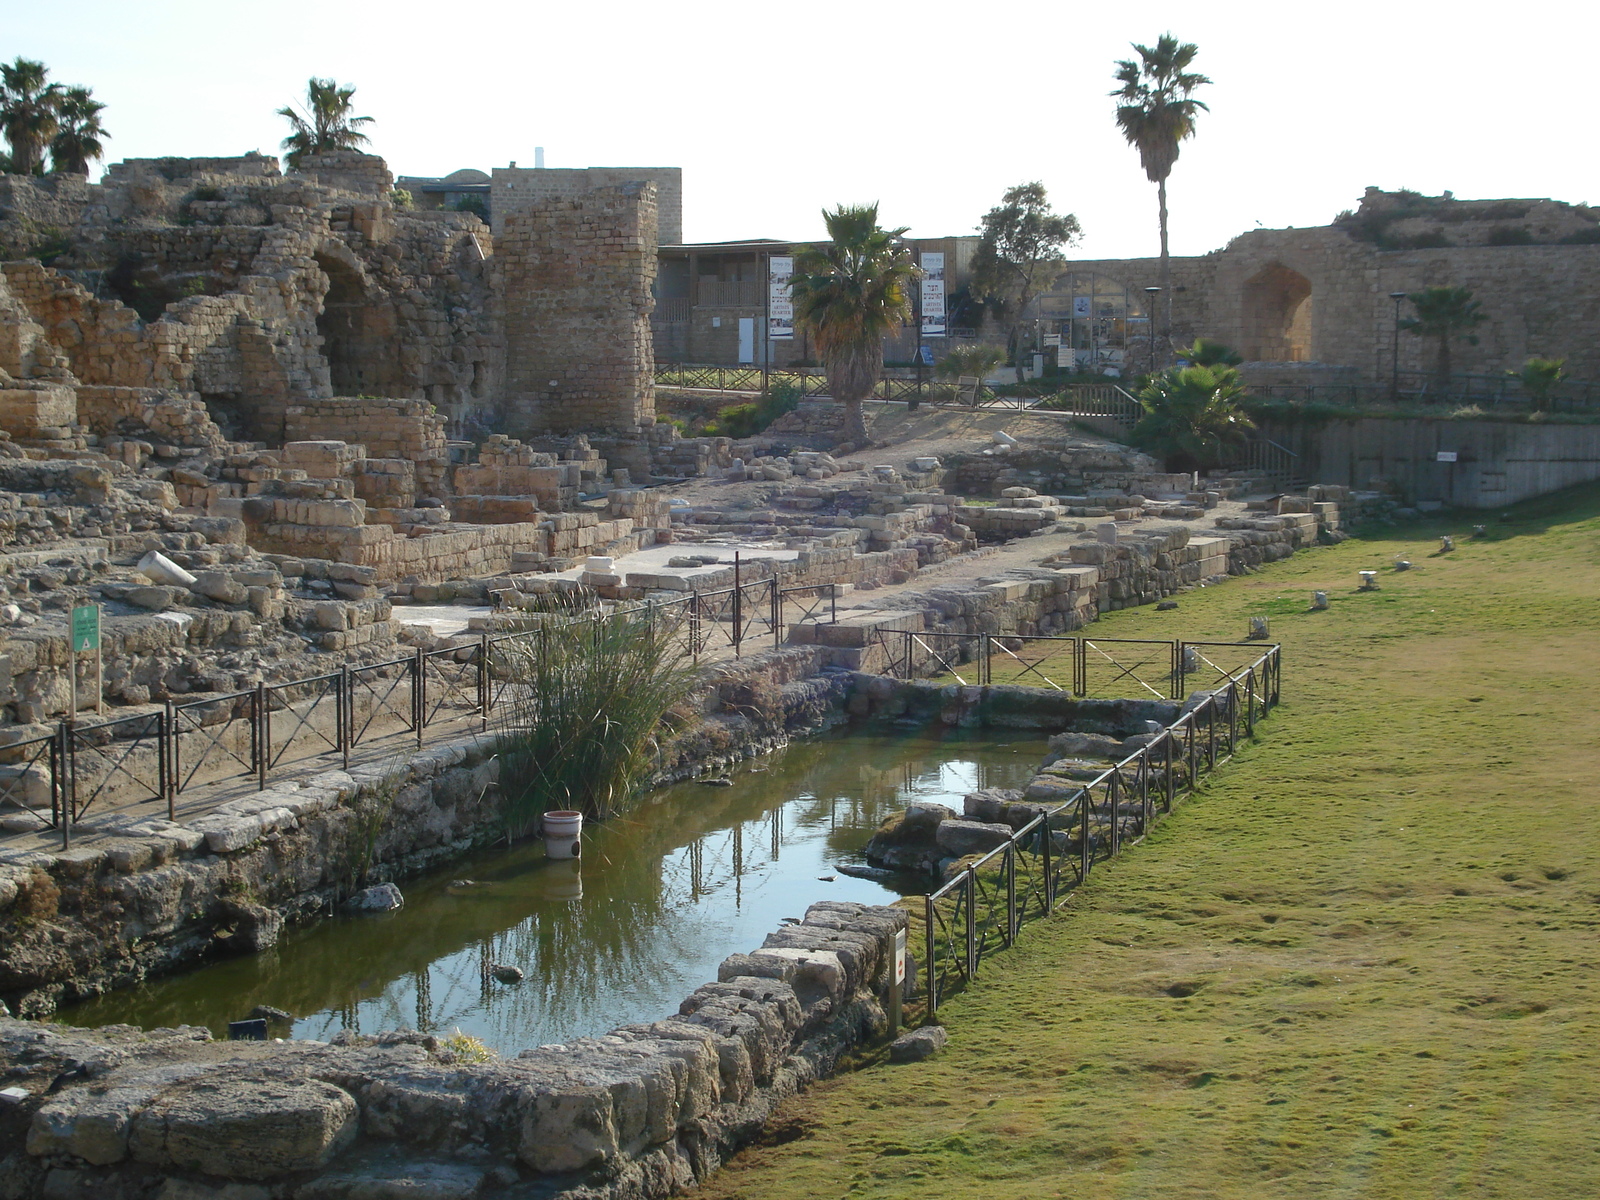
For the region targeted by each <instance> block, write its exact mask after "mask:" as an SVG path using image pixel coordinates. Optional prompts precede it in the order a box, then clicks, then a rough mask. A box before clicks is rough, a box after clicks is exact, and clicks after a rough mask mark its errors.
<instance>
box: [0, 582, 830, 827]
mask: <svg viewBox="0 0 1600 1200" xmlns="http://www.w3.org/2000/svg"><path fill="white" fill-rule="evenodd" d="M736 580H737V582H736V585H735V586H734V587H729V588H722V589H718V590H715V591H708V592H698V593H689V594H688V595H686V596H684V597H683V598H682V599H680V600H670V601H652V602H648V603H644V604H635V605H630V606H617V607H615V608H613V609H611V610H610V611H608V612H599V611H597V612H595V613H592V614H587V615H585V616H582V617H577V618H570V619H572V620H577V621H592V620H606V619H612V618H632V619H639V620H642V621H643V622H644V624H645V628H646V629H647V630H648V631H649V636H651V637H655V638H663V639H667V640H668V641H670V642H672V643H675V644H676V646H677V648H678V649H679V651H680V652H681V653H682V654H684V655H685V656H686V657H688V658H690V659H691V660H693V661H695V662H699V660H700V659H701V658H703V657H705V656H707V655H710V654H717V653H724V652H727V651H731V652H732V654H733V656H734V657H736V658H737V657H739V656H740V655H742V654H743V652H744V651H745V650H746V649H748V648H749V647H751V646H753V645H767V644H769V639H770V644H771V645H773V646H778V645H781V644H782V641H783V636H784V631H785V630H786V629H788V628H790V627H792V626H795V625H800V624H829V623H832V622H834V621H837V619H838V600H837V593H838V587H837V585H834V584H810V585H804V586H797V587H788V588H786V587H782V586H781V585H780V583H779V581H778V579H777V578H776V577H772V576H768V577H765V578H761V579H754V580H738V579H737V574H736ZM542 633H543V627H537V628H532V629H527V630H521V631H517V632H512V633H504V634H487V633H486V634H480V635H479V636H478V637H477V638H476V639H474V640H473V641H470V642H466V641H463V642H459V643H457V644H456V645H453V646H447V647H444V648H441V649H438V650H428V651H424V650H420V649H419V650H416V651H414V652H413V653H412V654H410V655H407V656H406V657H403V658H395V659H391V660H389V661H386V662H380V663H371V664H365V665H360V666H350V665H341V666H340V668H339V669H338V670H337V671H330V672H327V673H325V674H321V675H314V676H311V677H309V678H306V679H294V680H289V681H287V682H283V683H272V684H269V683H260V684H257V685H256V686H255V687H254V688H252V689H250V690H248V691H241V692H228V693H224V694H221V695H206V696H204V697H202V698H198V699H193V700H184V701H168V702H166V703H165V704H164V705H163V706H162V707H161V708H159V709H157V710H155V711H143V712H137V713H130V714H128V715H126V716H121V717H115V718H113V719H111V720H95V721H88V722H85V721H80V720H67V721H62V722H60V723H59V724H58V725H57V727H56V729H55V730H54V731H52V732H51V733H48V734H41V735H39V736H37V737H33V738H28V739H25V740H22V741H18V742H13V743H10V744H9V745H6V746H0V803H4V804H6V805H7V806H8V807H14V808H15V809H17V810H18V811H20V812H22V813H24V814H27V815H30V816H32V817H34V818H35V819H36V820H37V822H38V827H39V828H40V829H41V830H42V829H58V830H59V831H60V833H61V839H62V846H63V847H64V848H65V847H69V846H70V845H71V842H72V825H73V823H74V822H76V821H78V820H80V819H82V818H83V817H84V816H85V815H87V814H89V813H90V812H91V811H100V810H103V809H105V808H107V807H108V806H111V805H116V806H118V807H136V806H139V805H142V804H147V803H151V802H164V803H165V805H166V814H167V817H168V818H169V819H176V814H177V802H178V798H179V797H180V796H182V795H184V794H186V793H189V792H193V791H195V790H197V789H201V788H206V787H217V786H224V785H228V784H233V783H236V782H237V781H238V780H240V779H242V778H250V777H253V778H254V780H255V783H256V787H257V789H262V788H265V787H266V786H267V781H268V779H269V778H270V777H272V776H274V775H277V774H282V773H284V772H286V771H291V770H296V769H304V768H305V767H307V766H308V765H311V764H314V763H316V762H317V761H319V760H326V759H336V760H337V761H338V762H339V763H340V764H341V765H343V766H345V767H348V766H349V765H350V756H351V753H352V751H355V750H359V749H360V748H361V747H362V746H365V745H368V744H370V743H372V742H374V741H377V740H380V739H384V738H394V737H397V736H406V737H408V738H409V740H411V741H412V742H413V743H414V744H415V745H416V746H417V747H418V748H419V749H420V748H421V747H422V746H423V745H424V744H425V742H426V740H427V736H428V733H429V731H430V730H436V729H438V728H440V727H443V726H447V725H452V724H454V723H458V722H463V721H476V722H478V723H479V725H480V727H481V728H486V727H487V725H488V719H489V716H490V714H491V713H492V712H493V711H494V710H495V709H496V708H497V707H499V706H500V705H501V704H503V703H505V702H506V701H507V699H508V698H509V689H510V688H511V687H513V686H514V683H513V677H512V673H511V671H510V670H509V663H508V652H509V651H510V649H511V643H513V642H523V643H525V644H526V643H528V642H530V641H531V640H533V639H537V638H539V637H540V636H542ZM450 732H451V733H452V734H455V735H459V733H460V729H459V728H456V729H453V730H451V731H450ZM47 814H48V815H47Z"/></svg>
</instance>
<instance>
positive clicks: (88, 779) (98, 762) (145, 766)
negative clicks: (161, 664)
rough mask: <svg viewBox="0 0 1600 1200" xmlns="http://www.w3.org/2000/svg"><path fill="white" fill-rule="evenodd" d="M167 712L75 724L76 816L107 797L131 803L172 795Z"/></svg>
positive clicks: (71, 747)
mask: <svg viewBox="0 0 1600 1200" xmlns="http://www.w3.org/2000/svg"><path fill="white" fill-rule="evenodd" d="M166 740H167V739H166V713H164V712H158V713H140V714H138V715H136V716H131V717H119V718H117V719H116V720H113V721H102V722H99V723H98V724H95V725H75V726H74V725H69V727H68V733H67V757H68V765H67V772H68V776H69V778H70V779H71V781H72V791H73V797H72V799H73V806H72V812H71V816H72V819H73V820H77V819H80V818H81V817H82V816H83V815H84V813H86V812H88V811H89V808H90V806H91V805H93V804H94V802H95V801H96V800H98V799H100V798H101V797H103V796H105V797H109V796H111V795H112V794H115V795H116V796H117V797H118V799H120V800H121V801H122V802H123V803H127V804H141V803H144V802H145V801H148V800H162V799H165V798H166V795H167V753H166Z"/></svg>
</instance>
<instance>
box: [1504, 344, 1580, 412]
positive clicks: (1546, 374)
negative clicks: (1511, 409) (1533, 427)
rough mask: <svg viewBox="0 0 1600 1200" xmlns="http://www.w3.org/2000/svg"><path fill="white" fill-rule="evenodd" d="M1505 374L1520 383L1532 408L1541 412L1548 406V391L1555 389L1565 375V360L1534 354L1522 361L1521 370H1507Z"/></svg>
mask: <svg viewBox="0 0 1600 1200" xmlns="http://www.w3.org/2000/svg"><path fill="white" fill-rule="evenodd" d="M1506 374H1507V375H1510V376H1511V377H1512V378H1513V379H1515V380H1517V381H1518V382H1520V383H1521V384H1522V389H1523V391H1525V392H1527V393H1528V399H1529V400H1530V401H1531V402H1532V404H1533V410H1534V411H1535V412H1543V411H1544V410H1545V409H1547V408H1549V407H1550V393H1551V392H1552V391H1554V390H1555V386H1556V384H1558V383H1560V382H1561V381H1562V380H1563V379H1565V378H1566V377H1567V360H1566V359H1564V358H1539V357H1537V356H1536V357H1534V358H1530V359H1529V360H1528V361H1527V362H1525V363H1523V364H1522V370H1520V371H1507V372H1506Z"/></svg>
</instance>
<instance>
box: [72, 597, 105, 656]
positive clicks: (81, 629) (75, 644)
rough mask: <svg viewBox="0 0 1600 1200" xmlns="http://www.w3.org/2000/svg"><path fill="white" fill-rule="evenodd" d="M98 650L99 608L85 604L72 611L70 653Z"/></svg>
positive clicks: (96, 605) (95, 605)
mask: <svg viewBox="0 0 1600 1200" xmlns="http://www.w3.org/2000/svg"><path fill="white" fill-rule="evenodd" d="M98 649H100V606H99V605H98V604H86V605H84V606H83V607H82V608H75V609H73V610H72V652H73V653H74V654H76V653H78V651H80V650H98Z"/></svg>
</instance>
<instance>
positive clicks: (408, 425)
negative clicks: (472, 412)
mask: <svg viewBox="0 0 1600 1200" xmlns="http://www.w3.org/2000/svg"><path fill="white" fill-rule="evenodd" d="M444 425H445V419H444V417H442V416H440V415H439V413H438V412H437V411H436V410H435V408H434V406H433V405H432V404H430V403H428V402H426V401H422V400H378V399H373V398H371V397H365V396H330V397H327V398H325V399H322V398H318V399H310V400H305V401H302V402H301V403H299V404H294V405H291V406H290V407H289V408H288V409H287V410H286V411H285V413H284V428H283V436H284V440H285V441H286V442H301V441H331V440H340V441H345V442H352V443H358V444H359V445H361V446H363V447H365V451H366V455H367V456H369V457H371V458H378V459H396V458H398V459H405V460H408V461H409V462H410V463H411V464H412V468H413V471H414V472H415V479H416V493H417V495H419V496H429V497H433V498H435V499H439V498H442V497H443V496H444V495H445V494H446V493H447V491H448V487H447V484H448V478H447V477H448V474H449V469H450V452H449V450H448V448H447V446H446V444H445V443H446V439H445V433H444Z"/></svg>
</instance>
